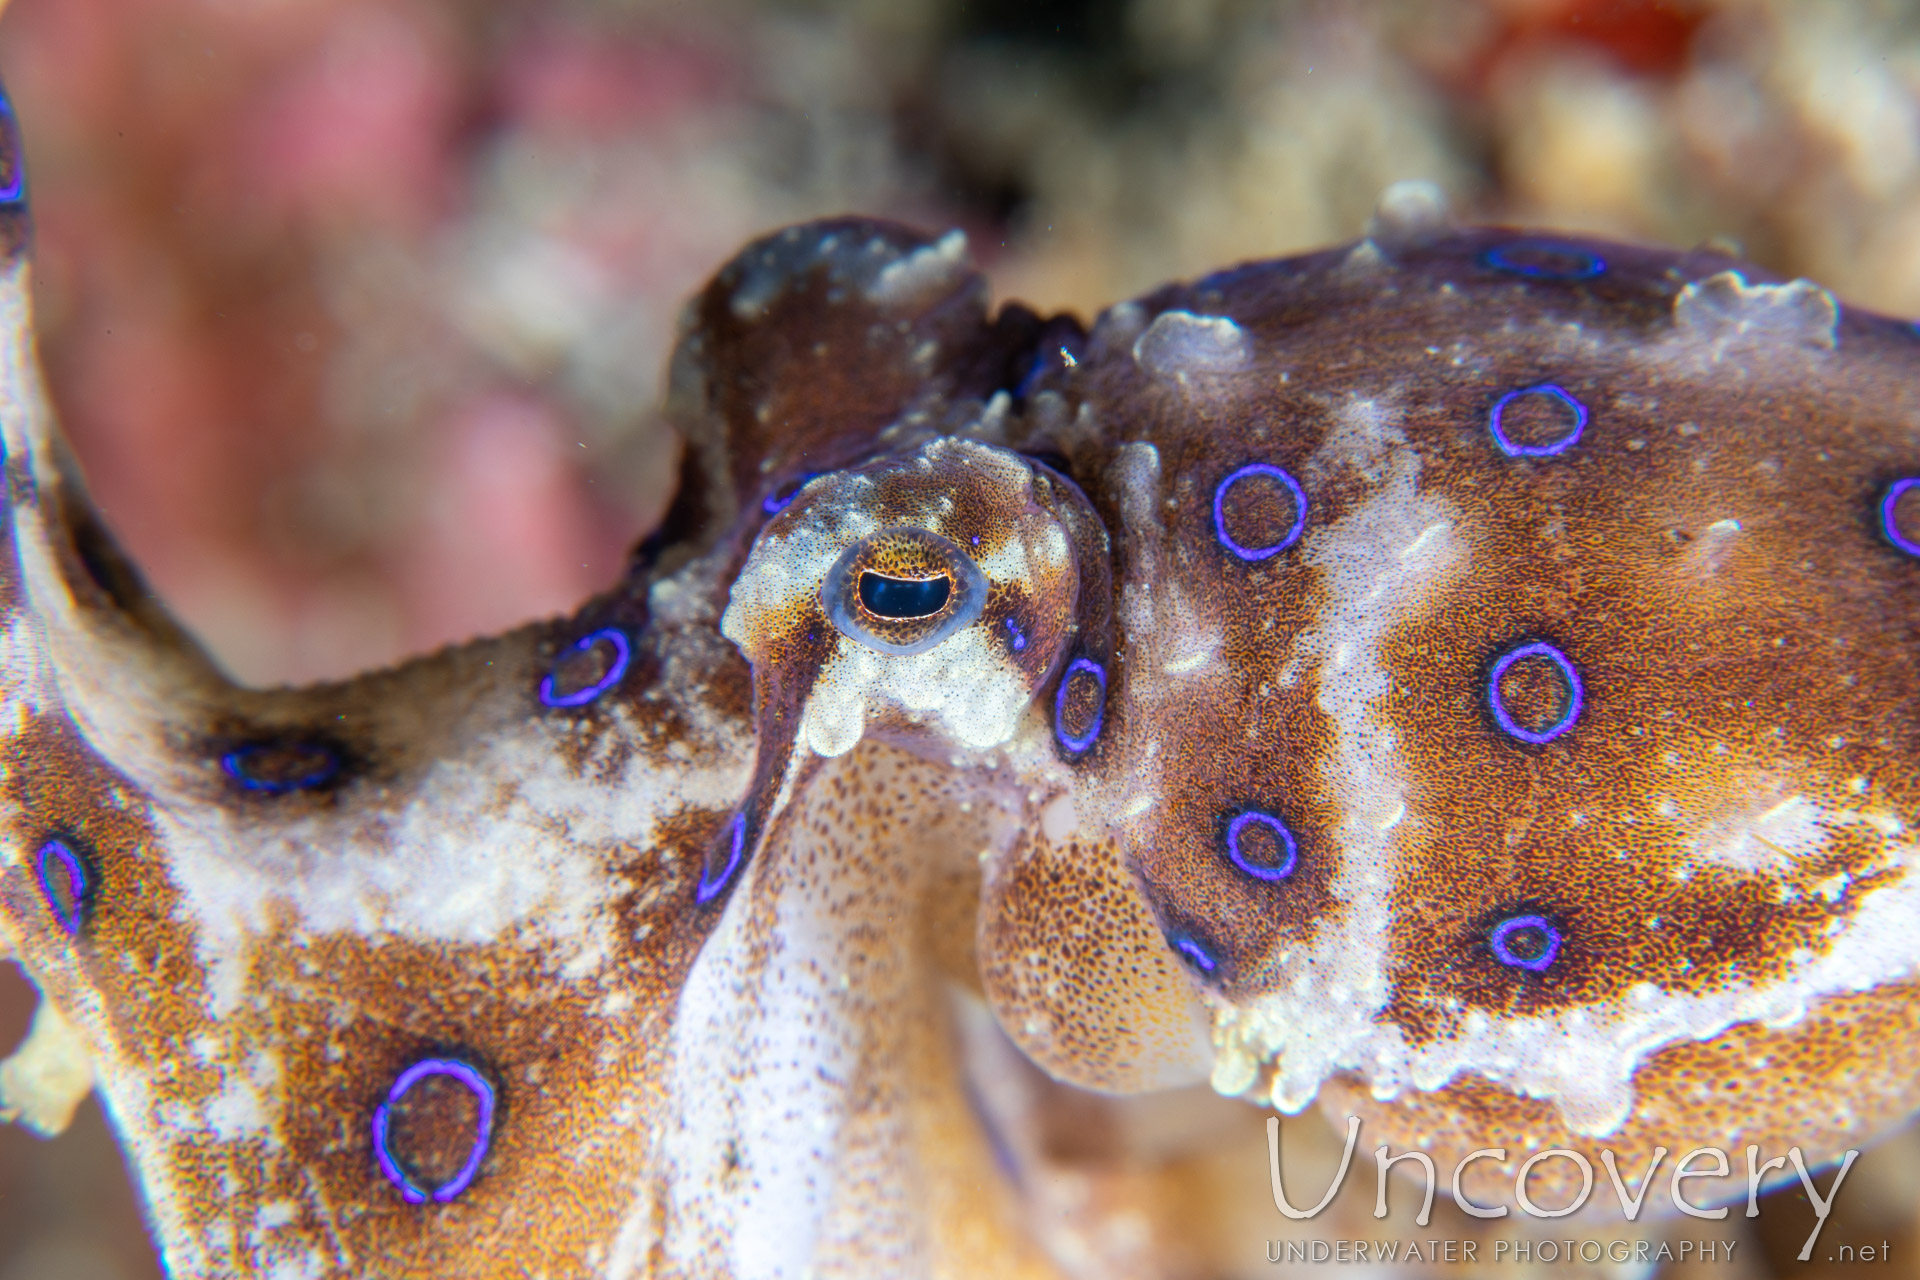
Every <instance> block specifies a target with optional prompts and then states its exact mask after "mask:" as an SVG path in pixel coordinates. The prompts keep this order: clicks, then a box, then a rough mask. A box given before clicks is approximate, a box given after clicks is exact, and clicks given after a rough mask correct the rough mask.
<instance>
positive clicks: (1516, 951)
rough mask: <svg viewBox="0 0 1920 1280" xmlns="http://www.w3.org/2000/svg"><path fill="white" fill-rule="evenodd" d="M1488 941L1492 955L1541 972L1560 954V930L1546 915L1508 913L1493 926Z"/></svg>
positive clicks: (1515, 966) (1516, 966) (1514, 966)
mask: <svg viewBox="0 0 1920 1280" xmlns="http://www.w3.org/2000/svg"><path fill="white" fill-rule="evenodd" d="M1487 944H1488V945H1489V946H1490V947H1492V948H1493V958H1494V959H1495V960H1498V961H1499V962H1500V963H1501V964H1503V965H1506V966H1507V967H1508V968H1509V969H1526V970H1528V971H1530V972H1532V973H1539V972H1541V971H1542V970H1544V969H1546V968H1548V967H1549V966H1551V965H1552V964H1553V961H1554V958H1555V957H1556V956H1558V955H1559V954H1560V931H1559V930H1558V929H1556V928H1554V927H1553V922H1552V921H1551V920H1549V919H1547V918H1546V917H1545V916H1536V915H1526V916H1508V917H1507V918H1506V919H1505V920H1502V921H1501V922H1500V923H1499V924H1496V925H1495V926H1493V933H1492V934H1491V935H1490V936H1489V937H1488V939H1487Z"/></svg>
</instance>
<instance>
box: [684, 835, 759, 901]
mask: <svg viewBox="0 0 1920 1280" xmlns="http://www.w3.org/2000/svg"><path fill="white" fill-rule="evenodd" d="M732 827H733V835H732V837H731V838H730V840H729V841H728V843H729V844H730V845H731V850H730V852H729V853H728V855H727V865H726V866H725V867H723V868H721V871H720V874H719V875H718V876H717V877H715V878H714V879H712V880H709V879H707V869H706V868H705V867H701V868H700V883H699V884H698V885H696V886H694V890H693V900H694V901H695V902H697V903H699V904H700V905H701V906H705V905H706V904H707V903H709V902H712V901H713V900H714V899H715V898H717V897H719V896H720V891H721V890H722V889H724V888H726V887H727V882H728V881H729V880H731V879H733V873H734V872H735V871H737V870H739V869H740V859H741V858H742V857H743V856H744V855H745V854H746V851H747V815H746V814H744V813H736V814H734V815H733V823H732Z"/></svg>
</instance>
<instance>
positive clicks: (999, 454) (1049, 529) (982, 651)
mask: <svg viewBox="0 0 1920 1280" xmlns="http://www.w3.org/2000/svg"><path fill="white" fill-rule="evenodd" d="M1106 552H1107V548H1106V536H1105V534H1104V532H1103V531H1102V529H1101V527H1100V525H1099V523H1098V521H1097V519H1096V518H1095V516H1094V515H1093V512H1092V510H1091V508H1089V506H1088V505H1087V500H1086V498H1085V497H1084V496H1082V494H1081V493H1080V491H1079V490H1078V489H1077V488H1076V487H1075V486H1074V485H1073V483H1072V482H1071V481H1069V480H1067V479H1065V478H1064V477H1062V476H1061V475H1059V474H1057V473H1055V472H1054V471H1053V470H1051V469H1050V468H1049V467H1047V466H1046V465H1044V464H1042V463H1038V462H1035V461H1032V460H1030V459H1028V458H1025V457H1022V456H1020V455H1019V454H1015V453H1012V452H1009V451H1008V450H1005V449H1001V448H998V447H995V446H992V445H986V444H981V443H978V442H975V441H972V440H967V439H963V438H952V437H949V438H943V439H939V440H935V441H933V442H931V443H929V444H926V445H924V446H923V447H921V448H920V449H918V450H916V451H915V452H913V453H911V454H908V455H906V456H905V457H899V458H890V459H887V460H885V461H882V462H878V463H874V464H872V465H869V466H865V467H860V468H856V469H853V470H848V471H840V472H835V473H832V474H828V475H822V476H817V477H814V478H812V479H811V480H809V481H808V482H807V483H806V484H805V485H804V487H803V488H802V489H801V490H800V491H799V493H798V494H797V495H796V496H795V497H794V498H793V500H792V501H791V502H790V503H789V504H788V505H786V506H784V507H783V508H782V509H781V510H780V511H779V512H778V514H776V515H775V517H774V518H773V520H772V521H770V522H769V523H768V525H767V526H766V528H765V529H764V530H762V532H761V534H760V537H759V540H758V541H757V542H756V543H755V545H754V548H753V551H752V553H751V554H750V555H749V557H748V559H747V563H746V566H745V567H744V568H743V569H742V571H741V572H740V574H739V576H738V578H736V579H735V581H734V584H733V589H732V595H731V604H730V606H729V607H728V609H727V612H726V615H725V617H724V619H723V620H722V623H721V628H722V630H723V631H724V632H725V634H726V636H727V637H728V638H729V639H731V640H732V641H733V642H734V643H735V644H737V645H739V646H740V648H741V650H742V651H743V652H744V653H745V654H746V655H747V657H748V658H749V660H750V661H752V663H753V665H754V671H755V674H756V680H757V681H758V682H759V683H758V693H759V696H758V701H759V702H760V704H761V712H762V716H763V720H762V723H763V725H767V726H768V727H770V728H773V729H775V731H776V732H777V731H778V727H779V726H781V725H788V724H790V725H791V730H790V732H791V734H792V735H793V737H794V739H795V741H796V742H797V743H798V744H799V745H803V746H804V747H806V748H807V749H808V750H809V751H811V752H812V753H814V754H816V755H821V756H837V755H842V754H844V753H845V752H846V751H848V750H850V749H851V748H852V747H853V746H854V744H855V743H857V742H859V741H860V739H861V738H862V737H863V736H865V735H866V733H867V732H868V731H869V730H870V729H873V730H878V731H881V732H882V733H883V734H885V735H886V736H890V737H896V738H905V739H915V738H927V737H930V738H931V739H933V740H937V741H939V742H941V743H943V744H945V745H948V746H957V747H961V748H970V749H975V750H981V749H986V748H991V747H995V746H998V745H1000V744H1002V743H1005V742H1007V741H1008V740H1009V739H1011V738H1012V737H1013V736H1014V733H1015V730H1016V728H1017V727H1018V725H1019V722H1020V720H1021V717H1022V716H1023V715H1024V714H1025V713H1026V711H1027V709H1028V708H1029V706H1030V705H1031V704H1032V703H1033V700H1034V696H1035V693H1036V692H1037V691H1038V690H1039V688H1040V687H1041V686H1042V685H1043V684H1044V683H1045V682H1046V681H1047V679H1048V678H1049V676H1050V675H1051V674H1052V673H1053V672H1054V671H1055V669H1056V668H1057V667H1058V666H1059V664H1060V663H1061V661H1062V659H1063V657H1064V656H1065V655H1066V654H1068V653H1069V652H1070V651H1071V650H1073V648H1074V646H1075V645H1076V644H1084V643H1087V642H1088V641H1089V640H1091V641H1092V642H1094V643H1100V642H1101V641H1103V639H1104V637H1103V636H1101V635H1099V634H1097V633H1098V632H1100V631H1103V630H1104V627H1103V626H1102V625H1101V624H1102V623H1103V622H1104V612H1105V611H1104V595H1105V591H1106V580H1105V567H1104V566H1105V561H1106ZM1089 586H1091V587H1092V588H1093V590H1092V592H1089V591H1088V590H1087V588H1088V587H1089ZM1083 597H1085V599H1084V601H1083ZM1088 633H1095V634H1088ZM768 717H770V718H771V724H768Z"/></svg>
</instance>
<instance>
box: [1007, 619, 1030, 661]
mask: <svg viewBox="0 0 1920 1280" xmlns="http://www.w3.org/2000/svg"><path fill="white" fill-rule="evenodd" d="M1006 621H1007V634H1008V635H1009V636H1012V637H1013V651H1014V652H1015V653H1019V652H1020V651H1021V650H1022V649H1025V648H1026V647H1027V638H1026V636H1024V635H1022V634H1021V632H1020V626H1019V624H1018V623H1016V622H1015V621H1014V620H1013V619H1012V618H1008V619H1007V620H1006Z"/></svg>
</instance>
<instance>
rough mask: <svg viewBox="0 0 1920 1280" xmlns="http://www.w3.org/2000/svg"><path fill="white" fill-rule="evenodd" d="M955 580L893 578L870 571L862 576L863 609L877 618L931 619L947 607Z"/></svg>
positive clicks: (861, 597) (861, 600) (944, 578)
mask: <svg viewBox="0 0 1920 1280" xmlns="http://www.w3.org/2000/svg"><path fill="white" fill-rule="evenodd" d="M952 594H953V581H952V580H951V579H949V578H946V577H939V578H920V579H911V578H889V577H886V576H884V575H882V574H878V573H874V572H873V571H872V570H870V569H869V570H867V571H866V572H864V573H862V574H861V575H860V604H861V607H863V608H864V609H866V611H867V612H868V613H870V614H872V615H873V616H874V617H876V618H927V617H931V616H933V615H934V614H936V613H938V612H940V610H942V609H944V608H946V605H947V598H948V597H949V596H951V595H952Z"/></svg>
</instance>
